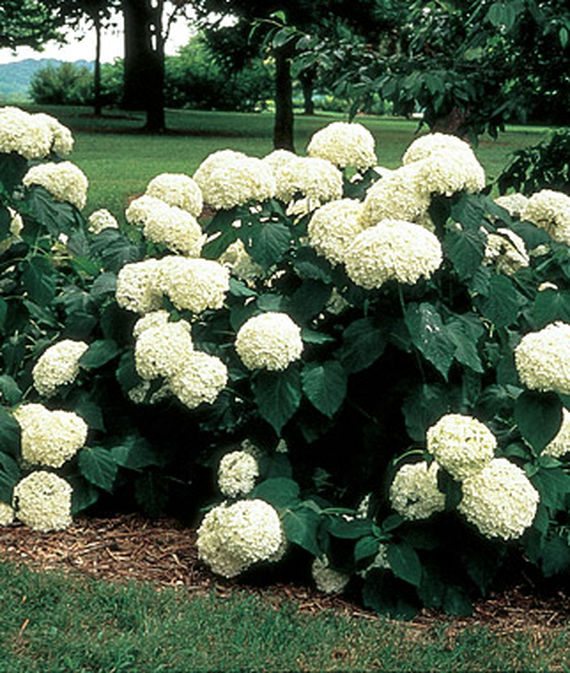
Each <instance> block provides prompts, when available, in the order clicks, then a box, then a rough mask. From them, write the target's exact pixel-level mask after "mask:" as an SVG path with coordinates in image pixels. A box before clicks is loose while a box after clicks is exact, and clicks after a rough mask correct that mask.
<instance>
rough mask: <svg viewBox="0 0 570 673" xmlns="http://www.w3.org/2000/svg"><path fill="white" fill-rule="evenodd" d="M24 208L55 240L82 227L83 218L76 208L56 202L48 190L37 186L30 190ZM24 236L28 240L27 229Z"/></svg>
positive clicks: (62, 202)
mask: <svg viewBox="0 0 570 673" xmlns="http://www.w3.org/2000/svg"><path fill="white" fill-rule="evenodd" d="M23 207H24V208H25V210H26V211H27V213H28V214H29V215H30V216H31V217H33V218H34V220H36V221H37V222H39V223H40V224H41V225H43V226H44V227H45V228H46V230H47V231H48V232H49V233H50V234H51V236H53V237H54V238H58V236H59V235H60V234H62V233H63V234H66V235H70V234H72V233H73V230H74V229H76V228H78V227H80V226H81V216H80V215H79V212H78V210H77V208H75V206H72V205H71V204H70V203H67V202H65V201H56V200H55V199H54V197H53V196H52V195H51V194H50V193H49V192H48V191H47V190H46V189H44V188H43V187H39V186H37V185H34V186H32V187H30V188H29V190H28V192H27V194H26V196H25V198H24V201H23ZM22 236H23V237H24V238H26V228H25V227H24V233H23V234H22Z"/></svg>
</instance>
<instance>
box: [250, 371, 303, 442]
mask: <svg viewBox="0 0 570 673" xmlns="http://www.w3.org/2000/svg"><path fill="white" fill-rule="evenodd" d="M252 387H253V393H254V396H255V402H256V404H257V407H258V409H259V413H260V414H261V416H262V418H264V419H265V420H266V421H267V422H268V423H269V424H270V425H271V426H272V427H273V429H274V430H275V432H276V433H277V434H278V435H279V433H280V432H281V429H282V428H283V426H284V425H285V423H287V421H288V420H290V419H291V418H292V416H293V414H294V413H295V412H296V411H297V409H298V408H299V405H300V403H301V397H302V393H301V376H300V374H299V370H298V369H297V368H296V367H294V366H292V367H289V368H288V369H286V370H285V371H283V372H265V371H260V372H258V373H257V374H256V375H255V377H254V378H253V382H252Z"/></svg>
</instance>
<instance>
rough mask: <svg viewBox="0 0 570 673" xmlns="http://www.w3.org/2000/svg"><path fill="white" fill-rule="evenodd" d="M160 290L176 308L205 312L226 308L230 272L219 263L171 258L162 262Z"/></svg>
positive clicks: (166, 258)
mask: <svg viewBox="0 0 570 673" xmlns="http://www.w3.org/2000/svg"><path fill="white" fill-rule="evenodd" d="M158 283H159V287H160V289H161V290H162V292H163V293H164V294H166V295H167V297H168V298H169V299H170V301H171V302H172V303H173V304H174V306H176V308H177V309H179V310H182V309H188V310H189V311H192V312H193V313H202V312H203V311H206V310H207V309H219V308H222V306H223V305H224V301H225V298H226V294H227V292H228V290H229V287H230V272H229V269H227V268H226V267H225V266H223V265H222V264H220V263H219V262H214V261H211V260H209V259H188V258H186V257H177V256H174V255H172V256H168V257H163V258H162V259H161V260H160V262H159V277H158Z"/></svg>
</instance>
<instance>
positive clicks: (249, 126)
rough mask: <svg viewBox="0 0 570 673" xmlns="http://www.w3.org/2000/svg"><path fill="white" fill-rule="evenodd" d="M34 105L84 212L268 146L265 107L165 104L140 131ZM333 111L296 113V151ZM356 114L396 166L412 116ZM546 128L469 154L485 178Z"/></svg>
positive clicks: (384, 158)
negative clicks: (162, 131)
mask: <svg viewBox="0 0 570 673" xmlns="http://www.w3.org/2000/svg"><path fill="white" fill-rule="evenodd" d="M31 109H38V108H31ZM42 109H43V110H45V111H47V112H49V113H51V114H53V115H55V116H56V117H58V118H59V119H61V121H62V122H63V123H66V124H68V125H70V126H71V127H72V128H73V129H74V131H75V136H76V149H75V152H74V153H73V155H72V157H71V159H72V160H73V161H74V162H75V163H77V164H78V165H79V166H80V167H81V168H82V169H83V170H84V171H85V173H86V174H87V176H88V178H89V179H90V182H91V185H92V187H91V190H90V196H89V202H88V205H87V212H91V210H93V209H95V208H102V207H106V208H109V209H110V210H111V211H113V212H114V213H115V214H118V213H119V212H120V211H122V210H123V209H124V207H125V203H126V200H127V198H128V197H129V196H132V195H135V194H139V193H141V192H143V191H144V189H145V187H146V184H147V183H148V181H149V180H150V179H151V178H152V177H154V176H155V175H157V174H158V173H162V172H183V173H188V174H192V173H193V172H194V171H195V170H196V168H197V166H198V164H199V163H200V162H201V161H202V160H203V159H204V158H205V157H206V156H207V155H208V154H210V153H211V152H214V151H215V150H219V149H224V148H227V147H229V148H231V149H235V150H240V151H243V152H246V153H248V154H251V155H253V156H263V155H264V154H266V153H268V152H270V151H271V149H272V143H271V135H272V124H273V117H272V115H270V114H253V113H251V114H250V113H239V112H199V111H192V110H175V111H169V112H168V113H167V120H168V126H169V128H170V129H171V130H172V133H169V134H166V135H163V136H147V135H143V134H140V133H138V132H137V131H138V129H140V127H141V125H142V116H141V115H137V114H132V113H129V115H120V114H119V113H112V114H113V115H115V116H114V117H107V118H104V119H102V120H98V119H94V118H93V117H92V116H90V115H89V110H88V109H87V108H84V109H80V108H69V107H67V108H66V107H51V106H48V107H43V108H42ZM128 117H130V118H128ZM334 119H342V116H341V115H332V114H322V115H317V116H315V117H303V116H298V117H297V119H296V126H295V137H296V147H297V151H299V152H302V151H303V150H304V148H305V147H306V144H307V141H308V139H309V138H310V136H311V134H312V133H313V132H314V131H315V130H317V129H318V128H320V127H322V126H324V125H325V124H327V123H328V122H330V121H332V120H334ZM359 121H361V122H362V123H363V124H365V125H366V126H367V127H368V128H369V129H370V130H371V131H372V132H373V133H374V135H375V137H376V142H377V150H378V158H379V163H380V164H381V165H384V166H387V167H389V168H395V167H396V166H398V165H399V162H400V157H401V156H402V154H403V153H404V151H405V149H406V147H407V146H408V145H409V144H410V142H411V141H412V140H413V139H414V134H415V132H416V130H417V123H416V122H413V121H407V120H403V119H391V118H378V117H364V116H363V117H361V118H359ZM546 131H547V129H545V128H544V127H528V126H527V127H514V128H510V129H509V130H508V131H507V132H506V133H504V134H503V135H501V136H500V138H499V140H497V141H493V140H490V139H483V140H482V141H481V143H480V145H479V147H478V149H477V154H478V156H479V158H480V160H481V162H482V163H483V165H484V166H485V168H486V170H487V174H488V178H489V179H490V180H492V179H493V178H495V177H496V176H497V175H498V173H499V172H500V171H501V169H502V168H503V167H504V165H505V163H506V162H507V157H508V155H509V153H510V152H512V151H513V150H515V149H519V148H521V147H525V146H527V145H533V144H535V143H537V142H539V141H540V140H541V139H542V138H543V137H544V134H545V133H546Z"/></svg>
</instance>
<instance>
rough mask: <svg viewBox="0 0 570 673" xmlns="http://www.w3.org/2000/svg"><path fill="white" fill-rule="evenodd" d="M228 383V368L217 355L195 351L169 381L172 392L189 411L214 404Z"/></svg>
mask: <svg viewBox="0 0 570 673" xmlns="http://www.w3.org/2000/svg"><path fill="white" fill-rule="evenodd" d="M227 382H228V368H227V367H226V365H225V364H224V363H223V362H222V361H221V360H220V358H217V357H216V356H215V355H208V354H207V353H201V352H199V351H194V352H192V353H189V354H188V355H187V356H186V359H185V360H184V362H183V363H182V365H181V366H180V367H179V368H178V369H177V370H176V372H175V373H174V374H173V376H172V377H171V378H170V379H169V386H170V390H171V391H172V392H173V393H174V395H176V397H177V398H178V399H179V400H180V401H181V402H182V404H183V405H184V406H186V407H188V409H195V408H196V407H198V406H200V405H201V404H203V403H206V404H213V403H214V402H215V401H216V399H217V397H218V395H219V394H220V393H221V392H222V390H223V389H224V388H225V387H226V384H227Z"/></svg>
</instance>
